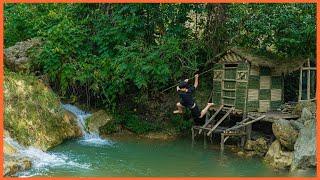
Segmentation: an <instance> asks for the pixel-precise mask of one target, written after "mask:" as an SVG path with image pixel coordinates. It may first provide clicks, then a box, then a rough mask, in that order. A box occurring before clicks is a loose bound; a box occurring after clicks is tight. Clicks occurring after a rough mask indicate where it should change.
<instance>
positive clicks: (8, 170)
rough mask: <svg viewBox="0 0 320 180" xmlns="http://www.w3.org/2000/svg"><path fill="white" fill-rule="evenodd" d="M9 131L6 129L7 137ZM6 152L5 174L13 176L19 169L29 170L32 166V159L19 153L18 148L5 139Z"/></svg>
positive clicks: (4, 152) (4, 148)
mask: <svg viewBox="0 0 320 180" xmlns="http://www.w3.org/2000/svg"><path fill="white" fill-rule="evenodd" d="M8 134H9V133H8V132H7V131H5V137H6V136H8ZM3 154H4V171H3V175H4V176H12V175H14V174H16V173H17V172H19V171H24V170H28V169H30V168H31V166H32V163H31V160H30V159H29V158H27V157H24V156H22V155H21V154H19V151H18V149H16V148H15V147H14V146H12V145H11V144H9V143H7V142H6V141H4V146H3Z"/></svg>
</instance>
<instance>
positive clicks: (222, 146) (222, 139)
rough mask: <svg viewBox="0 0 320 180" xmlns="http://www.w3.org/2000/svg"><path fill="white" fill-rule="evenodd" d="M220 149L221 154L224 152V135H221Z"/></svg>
mask: <svg viewBox="0 0 320 180" xmlns="http://www.w3.org/2000/svg"><path fill="white" fill-rule="evenodd" d="M220 149H221V152H222V151H223V150H224V133H221V142H220Z"/></svg>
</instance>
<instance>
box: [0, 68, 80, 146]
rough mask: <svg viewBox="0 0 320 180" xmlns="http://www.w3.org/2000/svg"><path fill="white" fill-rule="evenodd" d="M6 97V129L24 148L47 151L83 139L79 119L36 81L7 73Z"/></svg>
mask: <svg viewBox="0 0 320 180" xmlns="http://www.w3.org/2000/svg"><path fill="white" fill-rule="evenodd" d="M4 95H5V119H4V126H5V129H6V130H7V131H8V132H9V134H10V136H11V137H12V138H14V139H15V140H17V141H18V142H19V143H20V144H22V145H24V146H34V147H36V148H40V149H41V150H44V151H46V150H48V149H49V148H51V147H54V146H56V145H58V144H60V143H61V142H62V141H63V140H64V139H68V138H73V137H79V136H81V135H82V134H81V130H80V129H79V127H78V126H77V122H76V118H75V116H74V115H73V114H71V113H68V112H66V111H65V110H63V109H62V108H61V104H60V101H59V98H58V97H57V96H56V95H55V94H54V93H53V92H52V90H51V89H50V88H48V87H47V86H46V85H45V84H44V83H42V82H41V81H40V80H38V79H37V78H36V77H34V76H31V75H25V74H18V73H13V72H5V80H4Z"/></svg>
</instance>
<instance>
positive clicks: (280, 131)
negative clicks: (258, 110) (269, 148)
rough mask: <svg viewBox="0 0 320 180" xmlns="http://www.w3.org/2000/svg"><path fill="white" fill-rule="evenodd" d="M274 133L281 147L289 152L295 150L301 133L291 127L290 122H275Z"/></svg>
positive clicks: (281, 120)
mask: <svg viewBox="0 0 320 180" xmlns="http://www.w3.org/2000/svg"><path fill="white" fill-rule="evenodd" d="M272 131H273V134H274V135H275V137H276V139H277V140H279V142H280V144H281V145H283V146H284V147H286V148H287V149H288V150H293V148H294V144H295V142H296V140H297V138H298V133H299V132H298V131H297V130H296V128H294V127H293V126H292V125H291V123H290V121H287V120H284V119H280V120H278V121H275V122H274V123H273V124H272Z"/></svg>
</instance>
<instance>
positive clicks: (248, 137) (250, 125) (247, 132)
mask: <svg viewBox="0 0 320 180" xmlns="http://www.w3.org/2000/svg"><path fill="white" fill-rule="evenodd" d="M251 131H252V124H249V125H247V126H246V134H247V137H246V139H247V141H248V140H250V139H251Z"/></svg>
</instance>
